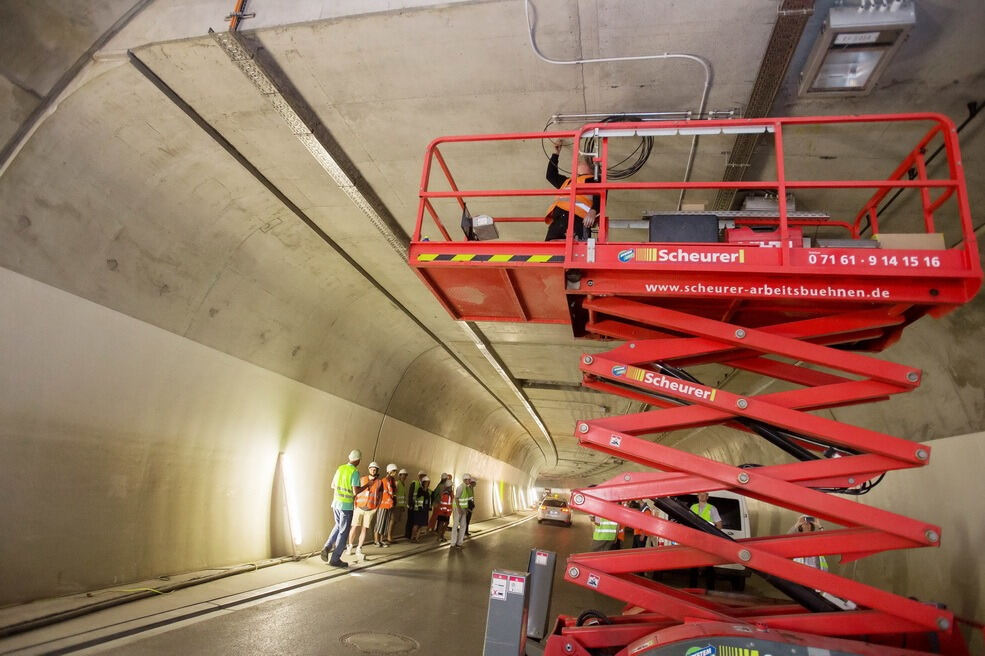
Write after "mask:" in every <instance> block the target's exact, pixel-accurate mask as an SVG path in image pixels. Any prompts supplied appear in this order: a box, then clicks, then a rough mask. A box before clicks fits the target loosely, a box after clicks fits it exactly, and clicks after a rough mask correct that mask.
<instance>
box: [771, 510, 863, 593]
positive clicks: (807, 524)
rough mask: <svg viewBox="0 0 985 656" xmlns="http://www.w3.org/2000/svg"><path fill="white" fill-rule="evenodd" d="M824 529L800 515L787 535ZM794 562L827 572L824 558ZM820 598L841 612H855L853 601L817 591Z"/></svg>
mask: <svg viewBox="0 0 985 656" xmlns="http://www.w3.org/2000/svg"><path fill="white" fill-rule="evenodd" d="M823 530H824V527H823V526H821V522H820V520H818V518H817V517H811V516H810V515H801V516H800V517H798V518H797V523H796V524H794V525H793V527H792V528H791V529H790V530H789V531H787V533H812V532H814V531H823ZM793 560H794V562H796V563H800V564H802V565H807V566H808V567H813V568H815V569H819V570H821V571H822V572H827V571H828V559H827V558H825V557H824V556H821V555H818V556H800V557H798V558H794V559H793ZM818 592H820V593H821V596H822V597H824V598H825V599H827V600H828V601H830V602H831V603H833V604H834V605H835V606H837V607H838V608H840V609H842V610H855V609H856V608H858V606H857V605H856V604H855V602H854V601H851V600H849V599H842V598H841V597H836V596H835V595H833V594H831V593H830V592H824V591H822V590H818Z"/></svg>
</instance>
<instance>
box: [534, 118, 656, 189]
mask: <svg viewBox="0 0 985 656" xmlns="http://www.w3.org/2000/svg"><path fill="white" fill-rule="evenodd" d="M642 120H643V119H641V118H640V117H638V116H622V115H620V116H606V117H605V118H603V119H602V120H601V121H599V122H600V123H619V122H629V123H633V122H640V121H642ZM550 125H551V122H550V121H548V122H547V124H546V125H545V126H544V130H545V131H546V130H547V128H548V127H549V126H550ZM540 147H541V148H542V149H543V150H544V155H545V156H546V157H548V158H549V157H550V155H548V154H547V149H546V148H545V147H544V142H543V141H541V144H540ZM595 150H596V142H595V137H590V138H587V139H585V147H584V150H583V152H595ZM652 150H653V137H640V142H639V143H638V144H637V145H636V148H634V149H633V152H631V153H629V154H628V155H626V157H624V158H622V159H621V160H620V161H619V162H617V163H615V164H612V165H611V166H609V167H608V168H607V169H606V176H607V177H608V179H609V180H625V179H626V178H630V177H632V176H634V175H636V174H637V173H639V172H640V170H641V169H642V168H643V166H644V165H645V164H646V162H647V160H648V159H650V152H651V151H652ZM633 157H635V158H636V160H635V161H634V162H633V163H631V164H629V165H627V166H625V167H624V166H623V164H625V163H626V162H628V161H629V160H631V159H633ZM620 167H622V168H620ZM558 172H560V173H561V174H562V175H569V174H570V171H566V170H564V169H562V168H561V167H560V166H558Z"/></svg>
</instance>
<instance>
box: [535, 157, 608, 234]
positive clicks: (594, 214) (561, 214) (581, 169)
mask: <svg viewBox="0 0 985 656" xmlns="http://www.w3.org/2000/svg"><path fill="white" fill-rule="evenodd" d="M563 145H564V143H563V142H562V141H560V140H558V142H557V143H556V144H554V154H553V155H551V159H550V161H548V162H547V181H548V182H550V183H551V184H552V185H553V186H554V187H555V188H556V189H562V190H564V189H567V188H568V187H569V186H570V185H571V178H570V177H567V178H566V177H564V175H562V174H561V173H560V172H559V171H558V157H559V156H560V154H561V147H562V146H563ZM575 178H576V180H577V182H578V183H586V182H598V179H597V178H595V177H594V173H593V171H592V163H591V160H589V159H586V158H584V157H579V158H578V172H577V175H576V176H575ZM600 205H601V196H599V195H598V194H594V195H591V196H587V195H584V194H578V195H576V196H575V208H574V210H575V211H574V214H575V239H580V240H585V239H588V237H589V233H590V232H591V228H592V226H593V225H595V220H596V219H597V218H598V214H599V206H600ZM570 210H571V198H570V197H569V196H560V197H559V198H558V199H557V201H556V202H555V203H554V204H553V205H551V206H550V207H549V208H548V210H547V215H546V216H545V217H544V222H545V223H547V224H549V225H548V227H547V236H546V237H545V238H544V241H551V240H553V239H565V238H566V237H567V234H568V215H569V214H570Z"/></svg>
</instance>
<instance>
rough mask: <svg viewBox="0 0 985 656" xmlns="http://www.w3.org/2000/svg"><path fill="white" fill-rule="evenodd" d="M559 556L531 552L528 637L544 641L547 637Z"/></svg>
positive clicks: (532, 550)
mask: <svg viewBox="0 0 985 656" xmlns="http://www.w3.org/2000/svg"><path fill="white" fill-rule="evenodd" d="M556 561H557V554H555V553H554V552H553V551H545V550H544V549H531V550H530V563H529V564H528V565H527V569H528V570H529V571H530V594H529V595H528V596H529V597H530V601H529V603H528V604H527V637H528V638H534V639H536V640H542V639H543V638H544V636H545V635H547V621H548V619H549V614H550V611H551V592H552V591H553V589H554V566H555V563H556Z"/></svg>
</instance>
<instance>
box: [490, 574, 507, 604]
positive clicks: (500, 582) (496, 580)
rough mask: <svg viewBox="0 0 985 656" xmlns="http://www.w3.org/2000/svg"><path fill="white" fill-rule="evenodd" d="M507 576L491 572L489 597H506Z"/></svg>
mask: <svg viewBox="0 0 985 656" xmlns="http://www.w3.org/2000/svg"><path fill="white" fill-rule="evenodd" d="M508 579H509V577H508V576H506V574H497V573H496V572H493V575H492V587H491V588H490V589H489V598H490V599H503V600H505V599H506V586H507V584H508V583H509V581H508Z"/></svg>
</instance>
